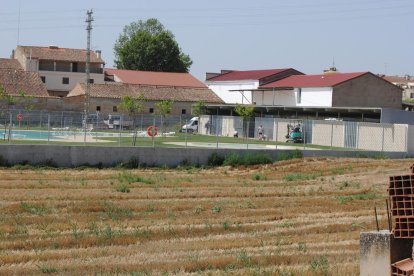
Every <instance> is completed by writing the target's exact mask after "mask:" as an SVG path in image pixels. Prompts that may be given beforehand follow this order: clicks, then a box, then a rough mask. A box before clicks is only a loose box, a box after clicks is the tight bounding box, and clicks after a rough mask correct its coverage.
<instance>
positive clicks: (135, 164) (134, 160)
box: [118, 156, 140, 169]
mask: <svg viewBox="0 0 414 276" xmlns="http://www.w3.org/2000/svg"><path fill="white" fill-rule="evenodd" d="M118 167H120V168H123V169H138V168H139V167H140V163H139V158H138V157H135V156H133V157H131V158H130V159H129V160H128V161H126V162H122V163H120V164H119V165H118Z"/></svg>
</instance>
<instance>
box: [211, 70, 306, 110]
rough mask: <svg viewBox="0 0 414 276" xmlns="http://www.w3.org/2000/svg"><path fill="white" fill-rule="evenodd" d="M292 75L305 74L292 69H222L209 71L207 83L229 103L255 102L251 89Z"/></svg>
mask: <svg viewBox="0 0 414 276" xmlns="http://www.w3.org/2000/svg"><path fill="white" fill-rule="evenodd" d="M291 75H303V73H301V72H299V71H297V70H295V69H292V68H288V69H269V70H251V71H232V70H222V71H221V72H220V73H207V74H206V81H205V83H206V85H207V86H208V87H209V88H210V89H211V90H213V91H214V93H216V95H217V96H219V97H220V98H221V99H222V100H223V101H224V102H225V103H227V104H237V103H238V104H254V103H255V100H254V99H253V98H252V92H251V90H255V89H257V88H258V87H259V86H261V85H264V84H267V83H270V82H273V81H276V80H280V79H282V78H285V77H288V76H291Z"/></svg>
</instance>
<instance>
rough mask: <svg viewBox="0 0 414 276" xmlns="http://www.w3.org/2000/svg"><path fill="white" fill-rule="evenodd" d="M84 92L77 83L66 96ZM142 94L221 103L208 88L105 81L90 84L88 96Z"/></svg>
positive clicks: (153, 97) (74, 95) (118, 97)
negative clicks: (103, 82) (104, 82)
mask: <svg viewBox="0 0 414 276" xmlns="http://www.w3.org/2000/svg"><path fill="white" fill-rule="evenodd" d="M85 93H86V84H77V85H76V87H75V88H74V89H73V90H72V91H71V92H69V94H68V97H76V96H83V95H85ZM139 95H143V96H144V97H145V99H147V100H154V101H159V100H174V101H177V102H198V101H202V102H204V103H215V104H223V103H224V102H223V100H221V99H220V98H219V97H218V96H217V95H216V94H214V92H213V91H211V90H210V89H208V88H184V87H158V86H141V85H136V84H123V83H106V84H92V85H91V86H90V96H91V97H95V98H112V99H120V98H122V97H124V96H139Z"/></svg>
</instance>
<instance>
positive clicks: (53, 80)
mask: <svg viewBox="0 0 414 276" xmlns="http://www.w3.org/2000/svg"><path fill="white" fill-rule="evenodd" d="M86 53H87V51H86V50H85V49H69V48H60V47H57V46H48V47H38V46H17V48H16V50H15V51H14V53H13V56H14V58H15V59H16V60H18V61H19V63H20V65H21V66H22V68H23V70H24V71H27V72H36V73H38V74H39V75H40V77H41V80H42V81H43V83H44V84H45V85H46V88H47V90H48V92H49V95H51V96H57V97H65V96H66V95H67V94H68V93H69V91H70V90H72V89H73V88H74V87H75V85H76V84H77V83H84V82H86V74H85V71H86ZM104 65H105V62H104V61H103V60H102V58H101V53H100V51H91V55H90V72H91V74H90V82H93V83H104V74H103V68H104Z"/></svg>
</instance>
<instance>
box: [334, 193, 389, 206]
mask: <svg viewBox="0 0 414 276" xmlns="http://www.w3.org/2000/svg"><path fill="white" fill-rule="evenodd" d="M377 198H381V196H380V195H378V194H376V193H374V192H371V191H369V192H365V193H360V194H356V195H346V196H337V197H336V200H337V201H338V203H339V204H347V203H349V202H351V201H354V200H372V199H377Z"/></svg>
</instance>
